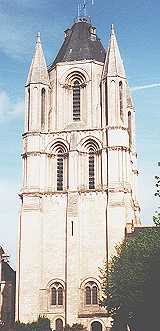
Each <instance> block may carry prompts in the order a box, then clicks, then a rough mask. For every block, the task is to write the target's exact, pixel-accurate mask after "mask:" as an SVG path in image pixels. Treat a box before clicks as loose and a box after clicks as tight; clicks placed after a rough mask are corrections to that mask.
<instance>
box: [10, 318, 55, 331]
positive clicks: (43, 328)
mask: <svg viewBox="0 0 160 331" xmlns="http://www.w3.org/2000/svg"><path fill="white" fill-rule="evenodd" d="M14 330H15V331H32V330H33V331H51V328H50V321H49V319H47V318H44V317H39V318H38V320H37V321H36V322H32V323H27V324H25V323H19V322H16V323H15V327H14Z"/></svg>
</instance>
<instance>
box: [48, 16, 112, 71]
mask: <svg viewBox="0 0 160 331" xmlns="http://www.w3.org/2000/svg"><path fill="white" fill-rule="evenodd" d="M65 34H66V36H65V40H64V42H63V45H62V47H61V48H60V50H59V52H58V55H57V56H56V58H55V60H54V62H53V64H52V65H51V67H50V69H51V68H53V66H54V65H55V64H56V63H59V62H67V61H68V62H69V61H77V60H96V61H99V62H102V63H104V61H105V56H106V51H105V49H104V47H103V45H102V43H101V41H100V39H99V38H98V37H97V35H96V30H95V28H94V27H92V25H91V24H90V23H89V22H87V21H85V20H83V19H82V20H79V21H77V22H76V23H74V24H73V26H72V27H71V28H70V29H68V30H66V31H65Z"/></svg>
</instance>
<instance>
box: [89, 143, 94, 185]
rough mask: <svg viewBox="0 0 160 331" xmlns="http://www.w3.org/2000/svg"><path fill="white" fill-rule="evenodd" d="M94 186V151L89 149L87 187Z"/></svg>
mask: <svg viewBox="0 0 160 331" xmlns="http://www.w3.org/2000/svg"><path fill="white" fill-rule="evenodd" d="M94 188H95V169H94V151H93V150H92V149H90V150H89V189H94Z"/></svg>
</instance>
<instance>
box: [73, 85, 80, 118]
mask: <svg viewBox="0 0 160 331" xmlns="http://www.w3.org/2000/svg"><path fill="white" fill-rule="evenodd" d="M80 92H81V91H80V83H79V81H78V80H76V81H75V82H74V84H73V121H80V108H81V102H80Z"/></svg>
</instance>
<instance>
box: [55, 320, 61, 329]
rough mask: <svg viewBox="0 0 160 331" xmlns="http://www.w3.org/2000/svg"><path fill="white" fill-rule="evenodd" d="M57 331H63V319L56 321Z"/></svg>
mask: <svg viewBox="0 0 160 331" xmlns="http://www.w3.org/2000/svg"><path fill="white" fill-rule="evenodd" d="M55 326H56V331H63V321H62V320H61V318H57V320H56V325H55Z"/></svg>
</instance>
